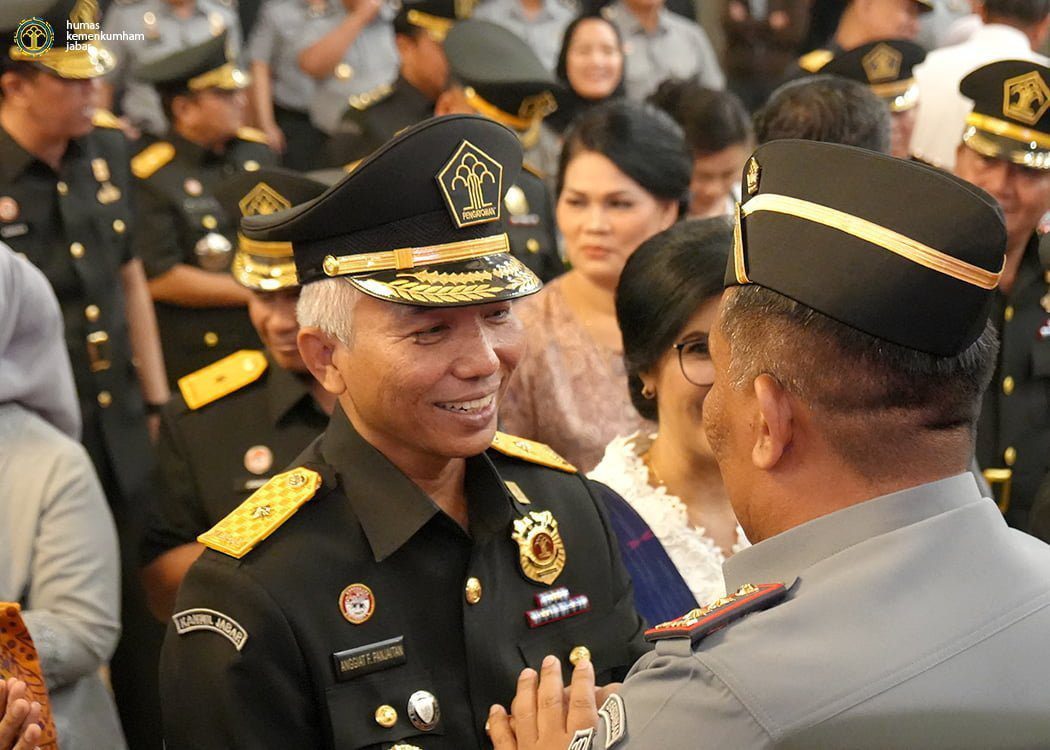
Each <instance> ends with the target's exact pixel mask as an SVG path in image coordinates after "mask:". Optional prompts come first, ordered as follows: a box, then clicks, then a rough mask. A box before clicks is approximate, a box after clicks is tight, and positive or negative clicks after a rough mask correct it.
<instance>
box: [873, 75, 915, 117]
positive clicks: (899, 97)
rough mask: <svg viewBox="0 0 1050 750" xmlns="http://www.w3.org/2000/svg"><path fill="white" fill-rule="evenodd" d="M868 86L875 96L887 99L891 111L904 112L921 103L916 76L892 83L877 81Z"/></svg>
mask: <svg viewBox="0 0 1050 750" xmlns="http://www.w3.org/2000/svg"><path fill="white" fill-rule="evenodd" d="M868 88H869V89H871V93H873V94H875V96H877V97H879V98H880V99H885V100H887V102H888V103H889V105H890V111H891V112H903V111H905V110H907V109H911V108H912V107H914V106H915V105H916V104H918V103H919V87H918V85H917V84H916V83H915V79H914V78H907V79H905V80H903V81H893V82H892V83H876V84H872V85H870V86H868Z"/></svg>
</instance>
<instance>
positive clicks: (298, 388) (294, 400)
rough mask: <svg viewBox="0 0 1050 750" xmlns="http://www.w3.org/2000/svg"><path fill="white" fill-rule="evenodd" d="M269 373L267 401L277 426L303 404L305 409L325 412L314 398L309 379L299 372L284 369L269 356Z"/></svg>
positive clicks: (271, 417)
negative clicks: (301, 375)
mask: <svg viewBox="0 0 1050 750" xmlns="http://www.w3.org/2000/svg"><path fill="white" fill-rule="evenodd" d="M266 359H267V361H268V362H269V367H268V368H267V370H268V372H269V375H268V377H267V379H266V402H267V405H268V407H269V411H270V419H272V420H273V423H274V425H275V426H276V425H277V424H278V423H279V422H280V421H281V420H282V419H284V417H285V416H286V415H287V414H288V413H289V412H291V411H292V410H293V409H296V408H298V407H299V406H300V405H302V408H304V409H314V410H316V411H317V412H318V413H323V412H322V411H321V408H320V407H319V406H318V405H317V402H315V401H314V399H313V394H312V393H311V391H310V386H309V384H308V381H307V380H305V379H304V378H302V377H300V376H299V375H298V374H296V373H294V372H291V371H289V370H286V369H284V368H283V367H281V366H280V365H279V364H277V363H276V362H274V360H273V359H272V358H271V357H269V356H267V357H266Z"/></svg>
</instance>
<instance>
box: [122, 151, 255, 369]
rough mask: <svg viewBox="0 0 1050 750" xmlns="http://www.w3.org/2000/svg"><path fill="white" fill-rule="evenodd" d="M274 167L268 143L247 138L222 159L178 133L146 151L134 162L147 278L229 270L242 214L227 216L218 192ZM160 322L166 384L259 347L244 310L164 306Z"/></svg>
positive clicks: (160, 308) (138, 246) (140, 241)
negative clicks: (238, 178) (177, 270)
mask: <svg viewBox="0 0 1050 750" xmlns="http://www.w3.org/2000/svg"><path fill="white" fill-rule="evenodd" d="M253 138H254V136H253ZM274 163H275V157H274V154H273V152H272V151H271V150H270V149H269V147H268V146H266V145H265V144H264V143H260V142H258V141H257V140H254V139H253V140H247V139H243V138H236V139H234V140H233V141H231V142H230V144H229V146H228V147H227V148H226V151H225V152H224V153H222V154H217V153H215V152H213V151H210V150H208V149H205V148H202V147H200V146H198V145H196V144H194V143H190V142H189V141H187V140H185V139H183V138H180V137H178V136H176V135H172V137H171V138H170V139H168V140H166V141H158V142H156V143H154V144H151V145H150V146H148V147H147V148H146V149H144V150H143V151H142V152H140V153H139V154H138V155H137V156H136V157H135V158H134V159H133V160H132V171H133V172H134V174H135V177H136V184H137V186H138V223H139V227H140V232H139V233H138V235H137V236H136V241H135V248H136V251H137V252H138V255H139V256H140V257H141V258H142V260H143V262H144V263H145V265H146V275H147V276H149V277H150V278H153V277H155V276H160V275H161V274H163V273H164V272H166V271H168V270H170V269H171V268H172V267H173V266H175V265H176V264H177V263H185V264H187V265H191V266H197V267H198V268H203V269H205V270H207V271H218V272H224V271H227V270H229V267H230V263H231V261H232V260H233V251H234V249H235V248H236V245H237V226H236V219H237V218H239V217H236V218H234V217H227V216H226V215H225V213H224V212H223V210H222V206H221V205H220V204H219V202H218V200H216V198H215V196H214V195H213V191H214V190H215V187H216V186H217V185H218V184H219V183H220V182H221V181H222V180H223V179H225V178H227V177H230V176H232V175H233V174H235V173H236V172H238V171H240V170H243V169H248V170H252V169H258V168H259V167H260V166H271V165H273V164H274ZM208 235H212V236H211V237H208ZM208 240H210V243H208ZM202 241H204V242H205V244H210V245H211V247H212V249H213V252H208V251H207V250H206V249H205V247H204V245H202V244H200V243H202ZM157 324H158V325H159V326H160V337H161V342H162V344H163V346H164V360H165V363H166V364H167V369H168V379H169V380H170V381H172V383H173V384H174V382H175V381H176V380H177V379H178V378H180V377H182V376H183V375H187V374H189V373H191V372H194V371H195V370H199V369H200V368H202V367H204V366H205V365H207V364H209V363H211V362H214V361H215V360H216V359H217V358H220V357H222V356H225V355H227V354H232V353H233V352H235V351H238V350H239V349H251V348H258V346H259V339H258V336H256V334H255V330H254V329H253V328H252V326H251V322H250V321H249V319H248V313H247V311H246V310H245V308H243V307H203V308H190V307H178V306H175V305H169V304H164V303H158V304H157Z"/></svg>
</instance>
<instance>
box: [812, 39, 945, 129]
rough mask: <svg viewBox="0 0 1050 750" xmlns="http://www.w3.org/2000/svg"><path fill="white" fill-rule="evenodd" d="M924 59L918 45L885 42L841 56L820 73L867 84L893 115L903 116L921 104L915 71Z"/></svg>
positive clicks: (869, 45)
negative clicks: (897, 113)
mask: <svg viewBox="0 0 1050 750" xmlns="http://www.w3.org/2000/svg"><path fill="white" fill-rule="evenodd" d="M925 58H926V50H924V49H923V48H922V47H920V46H919V45H917V44H915V42H909V41H908V40H907V39H883V40H880V41H877V42H870V43H868V44H862V45H861V46H860V47H856V48H854V49H851V50H850V51H849V52H842V53H840V54H839V55H837V56H836V57H835V58H833V59H832V60H831V62H829V63H828V64H827V65H825V66H824V67H823V68H821V69H820V72H821V73H822V74H823V73H829V74H831V75H836V76H841V77H842V78H849V79H850V80H853V81H859V82H860V83H863V84H866V85H867V86H868V88H870V89H871V92H872V93H873V94H875V96H877V97H879V98H880V99H882V100H883V101H884V102H886V106H888V107H889V108H890V111H891V112H904V111H905V110H908V109H911V108H912V107H914V106H915V105H916V104H918V103H919V87H918V86H917V85H916V83H915V76H914V74H913V73H912V69H913V68H914V67H915V66H916V65H918V64H919V63H921V62H922V61H923V60H924V59H925Z"/></svg>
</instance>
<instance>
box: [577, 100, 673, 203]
mask: <svg viewBox="0 0 1050 750" xmlns="http://www.w3.org/2000/svg"><path fill="white" fill-rule="evenodd" d="M587 151H592V152H594V153H597V154H601V155H602V156H604V157H605V158H607V159H608V160H609V161H611V162H612V163H613V164H615V165H616V168H617V169H619V170H620V171H621V172H623V173H624V174H625V175H627V176H628V177H630V178H631V179H632V180H634V181H635V182H637V183H638V184H639V185H641V186H642V187H643V188H645V190H646V191H647V192H649V193H650V194H651V195H653V196H655V197H656V198H658V199H661V200H670V201H676V202H678V203H679V206H680V207H681V206H683V205H685V203H687V202H688V200H689V178H690V176H691V174H692V170H693V160H692V159H691V158H690V157H689V152H688V150H687V149H686V146H685V139H684V138H683V136H682V130H681V128H679V127H678V125H677V124H676V123H675V121H674V120H672V119H671V117H670V115H668V114H667V113H666V112H661V111H660V110H658V109H655V108H654V107H650V106H648V105H645V104H638V103H635V102H629V101H627V100H618V101H612V102H607V103H606V104H602V105H600V106H598V107H595V108H594V109H591V110H589V111H587V112H586V113H584V114H583V115H582V116H581V117H580V119H578V120H577V121H576V122H575V123H574V124H573V126H572V129H571V130H570V131H569V133H568V134H567V135H566V137H565V145H564V146H563V147H562V150H561V157H560V158H559V160H558V181H557V194H558V195H561V191H562V188H563V187H564V185H565V169H566V167H567V166H568V164H569V162H570V161H572V159H573V158H574V157H575V156H576V155H577V154H580V153H584V152H587ZM679 213H681V211H680V212H679Z"/></svg>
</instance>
